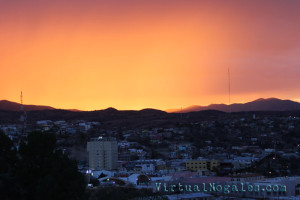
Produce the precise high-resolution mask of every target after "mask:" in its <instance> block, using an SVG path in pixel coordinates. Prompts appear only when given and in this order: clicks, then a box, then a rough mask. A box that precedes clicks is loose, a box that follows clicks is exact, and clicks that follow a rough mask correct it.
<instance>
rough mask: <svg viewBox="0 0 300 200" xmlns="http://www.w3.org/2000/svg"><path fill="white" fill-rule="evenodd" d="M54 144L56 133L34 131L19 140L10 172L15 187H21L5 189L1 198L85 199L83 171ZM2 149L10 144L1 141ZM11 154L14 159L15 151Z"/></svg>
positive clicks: (31, 199)
mask: <svg viewBox="0 0 300 200" xmlns="http://www.w3.org/2000/svg"><path fill="white" fill-rule="evenodd" d="M1 137H3V136H1ZM5 140H7V139H5ZM1 141H2V140H1ZM8 143H9V142H8ZM55 144H56V139H55V135H54V134H51V133H41V132H33V133H31V134H29V135H28V137H27V141H23V142H22V143H21V144H20V148H19V152H17V159H16V161H15V162H13V165H11V166H10V167H11V171H10V172H9V174H8V177H12V178H13V181H14V183H15V184H14V186H13V188H18V191H17V192H16V193H12V192H9V193H6V194H5V196H4V198H1V199H24V200H27V199H30V200H35V199H46V200H47V199H49V200H50V199H56V200H60V199H75V200H76V199H78V200H81V199H86V193H85V188H86V183H85V178H84V175H83V174H81V173H80V172H78V170H77V164H76V162H75V161H73V160H71V159H69V158H68V157H67V156H66V155H64V154H63V153H62V152H61V151H60V150H56V149H55ZM3 149H6V151H7V149H8V147H5V148H3V147H2V145H1V151H3ZM4 155H9V153H5V154H4ZM1 157H3V156H1ZM9 158H10V160H13V159H14V156H13V154H12V155H10V156H9ZM2 188H3V187H1V189H2ZM1 194H2V193H1Z"/></svg>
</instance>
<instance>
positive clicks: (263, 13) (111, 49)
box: [0, 0, 300, 110]
mask: <svg viewBox="0 0 300 200" xmlns="http://www.w3.org/2000/svg"><path fill="white" fill-rule="evenodd" d="M299 10H300V1H297V0H294V1H292V0H281V1H276V0H270V1H267V0H265V1H262V0H257V1H255V0H249V1H242V0H236V1H230V0H226V1H225V0H220V1H214V0H207V1H201V0H194V1H189V0H168V1H167V0H148V1H146V0H132V1H129V0H107V1H104V0H102V1H101V0H81V1H80V0H44V1H41V0H36V1H34V0H26V1H24V0H0V81H1V82H0V100H1V99H7V100H10V101H15V102H19V101H20V91H21V90H22V91H23V94H24V103H25V104H38V105H49V106H53V107H56V108H66V109H69V108H77V109H81V110H95V109H104V108H107V107H115V108H117V109H121V110H127V109H143V108H156V109H162V110H165V109H170V108H180V107H187V106H190V105H208V104H210V103H226V104H227V103H228V79H227V70H228V68H230V71H231V92H232V98H231V99H232V100H231V102H248V101H252V100H255V99H257V98H268V97H277V98H281V99H292V100H296V101H299V100H300V12H299Z"/></svg>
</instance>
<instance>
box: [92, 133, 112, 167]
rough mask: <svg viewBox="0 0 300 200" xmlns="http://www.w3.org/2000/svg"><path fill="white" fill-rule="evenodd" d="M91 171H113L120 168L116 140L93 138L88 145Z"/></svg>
mask: <svg viewBox="0 0 300 200" xmlns="http://www.w3.org/2000/svg"><path fill="white" fill-rule="evenodd" d="M87 151H88V153H89V167H90V169H91V170H113V169H117V168H118V163H117V162H118V143H117V141H116V138H102V137H99V138H92V139H91V141H90V142H88V143H87Z"/></svg>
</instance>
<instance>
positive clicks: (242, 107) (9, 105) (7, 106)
mask: <svg viewBox="0 0 300 200" xmlns="http://www.w3.org/2000/svg"><path fill="white" fill-rule="evenodd" d="M20 107H21V105H20V104H19V103H16V102H11V101H7V100H0V110H7V111H20ZM55 109H56V108H54V107H51V106H42V105H24V110H25V111H38V110H55ZM112 109H114V108H109V109H107V110H112ZM66 110H67V109H66ZM114 110H115V109H114ZM203 110H217V111H222V112H243V111H295V110H300V103H299V102H296V101H291V100H281V99H277V98H268V99H263V98H260V99H257V100H255V101H251V102H248V103H234V104H231V105H226V104H211V105H208V106H199V105H194V106H189V107H187V108H183V109H169V110H166V112H169V113H188V112H196V111H203ZM69 111H73V112H80V110H77V109H69Z"/></svg>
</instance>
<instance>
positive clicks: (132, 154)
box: [0, 111, 300, 199]
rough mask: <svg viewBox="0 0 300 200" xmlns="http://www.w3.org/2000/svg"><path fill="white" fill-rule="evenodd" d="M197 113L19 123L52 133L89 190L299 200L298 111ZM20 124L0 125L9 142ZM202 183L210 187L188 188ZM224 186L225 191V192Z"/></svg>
mask: <svg viewBox="0 0 300 200" xmlns="http://www.w3.org/2000/svg"><path fill="white" fill-rule="evenodd" d="M111 112H116V111H111ZM118 112H119V111H118ZM200 113H202V115H201V117H195V116H190V115H191V114H190V115H189V114H177V115H176V117H172V119H165V120H163V123H155V122H153V120H149V121H147V122H145V123H143V125H136V124H135V123H133V124H129V125H128V126H126V125H124V124H121V125H119V124H117V125H116V124H114V123H110V122H107V121H105V120H103V121H101V120H99V121H96V120H93V121H87V120H82V119H66V120H61V119H60V120H53V119H52V120H51V119H48V120H47V119H43V120H37V121H31V122H30V123H28V124H26V133H30V132H32V131H39V132H51V133H54V134H55V136H56V139H57V143H56V148H57V149H60V150H62V152H63V153H64V154H66V155H68V157H70V158H72V159H75V160H76V161H77V164H78V170H79V171H80V172H82V173H84V174H85V176H86V178H87V180H88V184H87V189H88V190H91V191H97V189H101V188H126V187H128V188H131V187H134V188H137V189H148V190H150V191H152V192H151V195H150V196H151V197H153V198H154V197H155V198H157V199H159V198H160V199H226V198H229V197H230V198H233V197H234V198H236V199H239V198H240V199H242V198H248V199H251V198H252V199H259V198H261V199H264V198H268V199H291V198H293V199H299V198H300V197H299V195H300V168H299V163H300V155H299V152H300V139H299V138H300V137H299V134H300V118H299V114H298V113H294V114H293V113H292V114H291V113H284V112H282V113H281V112H270V113H268V112H267V113H265V112H242V113H231V114H229V113H224V114H220V113H218V114H216V113H213V114H211V113H209V112H208V111H203V112H200ZM290 114H291V115H290ZM120 120H121V121H122V119H120ZM155 120H161V119H160V118H159V117H158V118H157V119H155ZM166 122H168V123H166ZM125 124H126V123H125ZM145 124H146V125H145ZM20 127H22V125H20V124H19V123H17V124H13V123H8V122H2V124H1V126H0V128H1V130H2V131H3V132H4V133H5V134H6V135H7V136H8V137H9V138H10V139H11V140H12V141H13V142H14V145H15V146H18V141H19V138H20V137H21V136H22V135H24V133H22V128H20ZM26 133H25V134H26ZM178 184H179V185H180V184H182V185H188V186H189V187H190V189H187V190H184V189H182V190H181V189H180V187H176V185H177V186H178ZM203 184H204V185H205V184H206V185H207V187H211V188H210V189H209V190H206V189H200V190H199V189H197V190H193V189H191V188H195V187H196V186H197V185H201V186H202V185H203ZM209 184H210V186H209ZM212 184H215V185H216V186H219V188H221V189H218V187H215V186H214V187H212ZM243 184H245V185H248V186H249V185H251V187H252V189H251V187H250V189H249V187H247V189H242V188H241V187H243ZM158 185H159V187H157V186H158ZM233 185H235V187H232V186H233ZM225 186H227V189H228V187H230V188H231V189H230V190H228V191H227V192H226V191H225V190H224V188H226V187H225ZM170 187H171V188H170ZM197 187H198V186H197ZM257 187H259V188H260V189H253V188H257ZM164 188H165V189H164ZM183 188H184V187H183ZM232 188H235V189H233V190H232ZM143 198H145V197H143ZM91 199H93V195H92V196H91ZM94 199H97V198H96V197H95V196H94Z"/></svg>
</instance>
